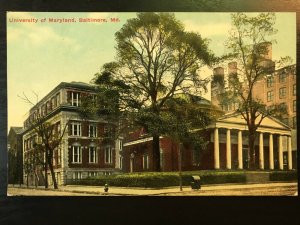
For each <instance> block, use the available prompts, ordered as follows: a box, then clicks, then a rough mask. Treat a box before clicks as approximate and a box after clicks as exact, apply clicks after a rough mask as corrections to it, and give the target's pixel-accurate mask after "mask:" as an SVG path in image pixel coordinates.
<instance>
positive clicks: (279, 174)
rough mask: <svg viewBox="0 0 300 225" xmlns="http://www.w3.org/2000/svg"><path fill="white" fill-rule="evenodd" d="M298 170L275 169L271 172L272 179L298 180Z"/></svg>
mask: <svg viewBox="0 0 300 225" xmlns="http://www.w3.org/2000/svg"><path fill="white" fill-rule="evenodd" d="M297 179H298V176H297V171H295V170H293V171H274V172H271V173H270V181H294V180H297Z"/></svg>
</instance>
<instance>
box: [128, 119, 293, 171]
mask: <svg viewBox="0 0 300 225" xmlns="http://www.w3.org/2000/svg"><path fill="white" fill-rule="evenodd" d="M247 132H248V130H247V126H246V122H245V120H244V119H243V118H242V117H241V116H240V115H239V114H236V113H234V114H227V115H225V116H223V117H220V118H219V119H218V120H217V121H216V122H215V123H213V124H211V125H210V126H209V127H208V128H207V129H206V130H205V131H201V132H199V135H201V136H202V137H206V140H207V141H208V145H207V147H206V148H204V149H201V148H199V147H193V146H192V145H190V144H188V143H187V144H184V146H183V151H182V163H181V164H182V170H185V171H190V170H200V169H201V170H210V169H224V170H226V169H227V170H232V169H248V168H249V162H248V137H247ZM257 132H258V137H259V138H258V139H257V140H256V143H255V153H256V154H255V162H256V168H257V169H261V170H292V169H296V168H297V160H296V150H293V147H294V149H296V148H295V146H292V132H291V129H290V127H288V126H287V125H285V124H284V123H282V122H280V121H278V120H277V119H275V118H272V117H267V118H265V119H264V121H263V122H262V124H261V125H260V127H259V128H258V130H257ZM152 151H153V150H152V137H150V136H149V135H147V134H144V133H143V132H135V133H132V134H131V136H130V138H127V139H126V140H125V141H124V145H123V151H122V156H123V160H124V163H123V171H124V172H144V171H153V154H152ZM160 152H161V154H160V161H161V170H162V171H178V168H179V167H178V157H179V155H178V152H179V145H178V143H176V142H174V141H172V140H171V139H170V138H167V137H161V138H160Z"/></svg>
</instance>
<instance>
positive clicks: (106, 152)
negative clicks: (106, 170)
mask: <svg viewBox="0 0 300 225" xmlns="http://www.w3.org/2000/svg"><path fill="white" fill-rule="evenodd" d="M104 158H105V163H112V148H111V147H110V146H106V147H105V150H104Z"/></svg>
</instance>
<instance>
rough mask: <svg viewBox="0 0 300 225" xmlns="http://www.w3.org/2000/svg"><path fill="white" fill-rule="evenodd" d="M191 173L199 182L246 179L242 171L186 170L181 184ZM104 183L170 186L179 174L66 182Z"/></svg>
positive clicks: (177, 182)
mask: <svg viewBox="0 0 300 225" xmlns="http://www.w3.org/2000/svg"><path fill="white" fill-rule="evenodd" d="M193 175H195V176H200V177H201V184H221V183H241V182H245V181H246V177H245V174H244V172H242V171H237V172H223V171H187V172H183V173H182V184H183V185H184V186H189V185H190V183H191V182H192V176H193ZM105 183H108V184H109V185H110V186H116V187H148V188H161V187H170V186H178V185H179V174H178V172H147V173H130V174H118V175H110V176H98V177H96V178H87V179H82V180H77V181H72V182H68V184H82V185H95V186H103V185H104V184H105Z"/></svg>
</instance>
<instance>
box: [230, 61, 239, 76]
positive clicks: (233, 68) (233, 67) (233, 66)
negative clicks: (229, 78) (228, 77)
mask: <svg viewBox="0 0 300 225" xmlns="http://www.w3.org/2000/svg"><path fill="white" fill-rule="evenodd" d="M228 74H237V62H230V63H228Z"/></svg>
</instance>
